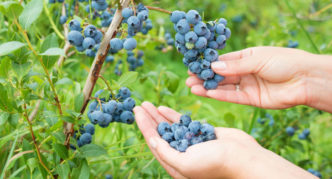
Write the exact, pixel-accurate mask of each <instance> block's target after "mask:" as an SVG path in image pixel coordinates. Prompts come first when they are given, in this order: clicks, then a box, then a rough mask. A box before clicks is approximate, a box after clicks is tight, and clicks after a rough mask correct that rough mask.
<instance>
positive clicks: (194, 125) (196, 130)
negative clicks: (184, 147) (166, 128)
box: [188, 121, 201, 135]
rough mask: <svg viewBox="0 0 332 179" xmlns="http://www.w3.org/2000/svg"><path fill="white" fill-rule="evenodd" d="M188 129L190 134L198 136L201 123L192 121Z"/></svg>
mask: <svg viewBox="0 0 332 179" xmlns="http://www.w3.org/2000/svg"><path fill="white" fill-rule="evenodd" d="M188 129H189V131H190V132H192V133H194V134H195V135H197V134H199V132H200V130H201V123H200V122H199V121H192V122H191V123H190V124H189V126H188Z"/></svg>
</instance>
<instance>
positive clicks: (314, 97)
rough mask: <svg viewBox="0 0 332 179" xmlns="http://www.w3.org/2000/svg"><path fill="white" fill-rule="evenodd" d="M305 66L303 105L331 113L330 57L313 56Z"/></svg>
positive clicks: (331, 60) (331, 80) (331, 73)
mask: <svg viewBox="0 0 332 179" xmlns="http://www.w3.org/2000/svg"><path fill="white" fill-rule="evenodd" d="M313 62H314V63H313ZM306 65H307V73H306V77H305V78H306V79H305V80H306V93H307V100H306V104H305V105H307V106H310V107H313V108H317V109H320V110H324V111H327V112H332V107H331V106H332V101H331V100H330V99H331V97H332V56H327V55H313V56H312V57H311V59H309V63H306Z"/></svg>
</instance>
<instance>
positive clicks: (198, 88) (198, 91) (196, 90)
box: [191, 84, 207, 97]
mask: <svg viewBox="0 0 332 179" xmlns="http://www.w3.org/2000/svg"><path fill="white" fill-rule="evenodd" d="M206 92H207V90H206V89H205V88H204V87H203V85H202V84H200V85H194V86H193V87H191V93H193V94H195V95H197V96H202V97H207V96H206Z"/></svg>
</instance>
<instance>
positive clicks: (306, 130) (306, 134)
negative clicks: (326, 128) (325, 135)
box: [302, 129, 310, 137]
mask: <svg viewBox="0 0 332 179" xmlns="http://www.w3.org/2000/svg"><path fill="white" fill-rule="evenodd" d="M302 133H303V134H304V135H305V136H306V137H308V136H309V134H310V130H309V129H304V130H303V132H302Z"/></svg>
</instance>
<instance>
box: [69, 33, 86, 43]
mask: <svg viewBox="0 0 332 179" xmlns="http://www.w3.org/2000/svg"><path fill="white" fill-rule="evenodd" d="M67 38H68V41H69V43H70V44H72V45H75V46H81V45H82V43H83V40H84V37H83V35H82V34H81V33H80V32H78V31H70V32H69V33H68V37H67Z"/></svg>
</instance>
